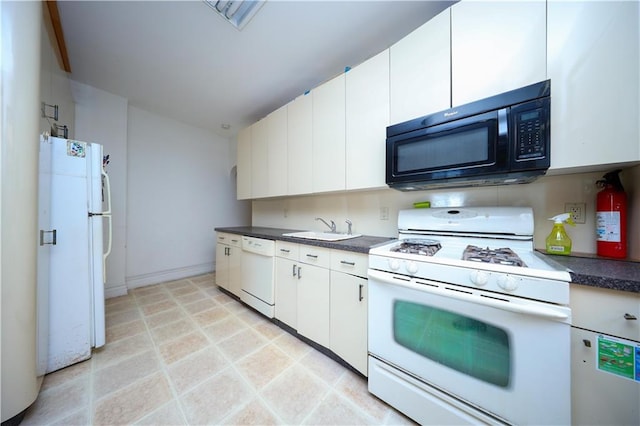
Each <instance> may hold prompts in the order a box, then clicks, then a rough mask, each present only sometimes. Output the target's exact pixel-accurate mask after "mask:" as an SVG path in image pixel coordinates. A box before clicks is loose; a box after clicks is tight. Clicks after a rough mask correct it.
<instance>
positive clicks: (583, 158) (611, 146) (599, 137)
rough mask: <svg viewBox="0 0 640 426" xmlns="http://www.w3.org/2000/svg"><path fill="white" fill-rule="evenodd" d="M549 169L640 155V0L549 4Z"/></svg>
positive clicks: (597, 165) (590, 166)
mask: <svg viewBox="0 0 640 426" xmlns="http://www.w3.org/2000/svg"><path fill="white" fill-rule="evenodd" d="M548 8H549V16H548V36H549V37H548V43H549V47H548V67H549V70H548V74H549V78H550V79H551V168H550V171H568V172H577V171H592V170H593V171H595V170H600V169H603V168H607V167H614V165H615V166H618V165H623V164H624V163H628V162H637V161H640V134H639V132H640V124H639V122H640V121H639V119H638V117H640V110H639V106H638V102H639V98H640V87H639V83H638V82H639V80H640V70H639V68H638V62H639V57H638V55H639V52H640V46H639V40H640V34H639V29H638V28H639V27H640V25H639V22H638V20H639V16H640V13H639V10H638V9H639V4H638V2H637V1H630V2H625V1H620V2H618V1H616V2H613V1H610V2H606V1H603V2H588V1H585V2H564V1H550V2H549V4H548Z"/></svg>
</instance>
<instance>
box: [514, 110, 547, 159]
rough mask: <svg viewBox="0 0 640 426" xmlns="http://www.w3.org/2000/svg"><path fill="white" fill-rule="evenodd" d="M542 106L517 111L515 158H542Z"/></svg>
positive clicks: (543, 119) (543, 146) (544, 143)
mask: <svg viewBox="0 0 640 426" xmlns="http://www.w3.org/2000/svg"><path fill="white" fill-rule="evenodd" d="M544 115H545V114H544V108H536V109H533V110H528V111H523V112H520V113H518V115H517V117H516V132H517V139H516V152H515V155H516V160H530V159H534V158H544V156H545V155H546V153H545V148H546V145H547V144H546V131H545V127H546V126H545V123H546V121H547V120H546V119H545V117H544Z"/></svg>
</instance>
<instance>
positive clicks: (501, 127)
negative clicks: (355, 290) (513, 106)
mask: <svg viewBox="0 0 640 426" xmlns="http://www.w3.org/2000/svg"><path fill="white" fill-rule="evenodd" d="M508 120H509V114H508V113H507V109H506V108H503V109H500V110H498V138H500V139H502V138H508V135H509V124H508V123H509V122H508Z"/></svg>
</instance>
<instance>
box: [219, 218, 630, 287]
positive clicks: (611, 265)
mask: <svg viewBox="0 0 640 426" xmlns="http://www.w3.org/2000/svg"><path fill="white" fill-rule="evenodd" d="M215 230H216V231H217V232H227V233H229V234H236V235H246V236H248V237H255V238H264V239H267V240H277V241H287V242H291V243H298V244H306V245H311V246H317V247H325V248H330V249H337V250H345V251H351V252H357V253H369V249H370V248H372V247H375V246H377V245H380V244H384V243H387V242H389V241H391V240H394V239H396V238H395V237H376V236H368V235H363V236H361V237H357V238H352V239H349V240H342V241H320V240H308V239H301V238H294V237H285V236H283V235H282V234H287V233H290V232H299V231H303V230H300V229H283V228H268V227H261V226H236V227H218V228H215ZM538 252H540V253H541V254H543V255H544V256H545V257H547V258H548V259H551V260H552V261H554V262H556V263H559V264H560V265H562V266H564V267H565V268H567V269H568V270H569V273H570V275H571V284H572V285H584V286H590V287H598V288H603V289H609V290H617V291H628V292H631V293H640V263H639V262H631V261H624V260H613V259H602V258H597V257H593V256H587V255H585V256H554V255H548V254H546V253H545V252H544V251H542V250H538Z"/></svg>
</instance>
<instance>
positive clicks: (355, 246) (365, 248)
mask: <svg viewBox="0 0 640 426" xmlns="http://www.w3.org/2000/svg"><path fill="white" fill-rule="evenodd" d="M215 230H216V231H217V232H227V233H229V234H236V235H246V236H247V237H255V238H264V239H267V240H276V241H287V242H290V243H298V244H306V245H310V246H316V247H325V248H330V249H336V250H345V251H351V252H356V253H369V249H370V248H372V247H375V246H377V245H379V244H384V243H386V242H388V241H391V240H395V238H394V237H376V236H370V235H363V236H360V237H356V238H350V239H348V240H341V241H320V240H310V239H302V238H294V237H285V236H283V235H282V234H288V233H291V232H300V231H302V230H300V229H282V228H267V227H261V226H235V227H220V228H215Z"/></svg>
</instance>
